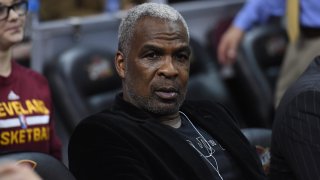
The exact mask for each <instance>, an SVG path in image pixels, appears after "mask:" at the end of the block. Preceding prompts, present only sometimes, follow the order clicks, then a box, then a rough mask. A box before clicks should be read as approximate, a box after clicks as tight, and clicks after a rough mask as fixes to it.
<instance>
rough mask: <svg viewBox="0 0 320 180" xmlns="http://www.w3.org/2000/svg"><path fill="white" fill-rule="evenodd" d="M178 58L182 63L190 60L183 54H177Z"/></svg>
mask: <svg viewBox="0 0 320 180" xmlns="http://www.w3.org/2000/svg"><path fill="white" fill-rule="evenodd" d="M176 58H177V59H178V60H180V61H186V60H189V55H187V54H184V53H181V54H177V55H176Z"/></svg>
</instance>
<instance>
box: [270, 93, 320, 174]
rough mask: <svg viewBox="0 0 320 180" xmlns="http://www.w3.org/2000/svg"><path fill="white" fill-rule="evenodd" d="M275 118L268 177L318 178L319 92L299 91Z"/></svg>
mask: <svg viewBox="0 0 320 180" xmlns="http://www.w3.org/2000/svg"><path fill="white" fill-rule="evenodd" d="M279 118H282V119H279V120H278V119H276V120H275V124H274V127H273V132H272V133H273V137H272V146H271V152H272V159H271V168H270V170H271V172H270V177H271V179H282V178H285V179H290V177H292V176H294V177H295V178H296V179H299V180H313V179H319V177H320V92H319V91H307V92H304V93H301V94H299V95H298V96H296V97H295V98H294V99H293V101H291V102H290V104H288V106H287V107H286V111H285V114H284V115H283V116H281V117H279ZM277 121H279V122H277Z"/></svg>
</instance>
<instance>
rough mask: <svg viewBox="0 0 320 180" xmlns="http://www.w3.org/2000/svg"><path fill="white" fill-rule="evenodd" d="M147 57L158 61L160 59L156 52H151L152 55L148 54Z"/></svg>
mask: <svg viewBox="0 0 320 180" xmlns="http://www.w3.org/2000/svg"><path fill="white" fill-rule="evenodd" d="M145 57H146V58H148V59H156V58H158V57H159V55H158V54H156V53H155V52H151V53H148V54H147V55H146V56H145Z"/></svg>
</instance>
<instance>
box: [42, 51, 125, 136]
mask: <svg viewBox="0 0 320 180" xmlns="http://www.w3.org/2000/svg"><path fill="white" fill-rule="evenodd" d="M113 61H114V53H113V52H108V51H107V50H105V49H103V50H101V49H98V48H93V47H86V46H76V47H74V48H71V49H68V50H66V51H65V52H63V53H62V54H61V55H60V56H59V57H58V58H57V59H56V60H53V61H51V62H50V63H49V64H47V65H46V67H45V75H46V76H47V78H48V80H49V84H50V86H51V90H52V92H53V96H54V101H55V105H56V108H57V111H58V114H59V115H60V116H61V119H63V121H64V122H65V123H66V126H67V127H68V129H69V130H70V131H72V130H73V129H74V128H75V126H76V125H77V124H78V123H79V121H80V120H81V119H83V118H84V117H85V116H88V115H89V114H91V113H93V112H96V111H99V110H102V109H103V108H105V107H106V106H107V105H108V104H110V103H111V102H112V101H113V98H114V95H115V94H116V93H117V92H118V90H119V88H120V87H121V81H120V78H118V76H117V73H116V70H115V68H114V65H113Z"/></svg>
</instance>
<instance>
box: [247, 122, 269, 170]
mask: <svg viewBox="0 0 320 180" xmlns="http://www.w3.org/2000/svg"><path fill="white" fill-rule="evenodd" d="M241 131H242V133H243V134H244V135H245V137H246V138H247V139H248V140H249V142H250V143H251V145H253V146H254V147H255V148H256V151H257V153H258V155H259V157H260V160H261V163H262V166H263V169H264V171H265V173H266V174H268V173H269V167H270V160H271V154H270V147H271V135H272V130H271V129H265V128H245V129H241Z"/></svg>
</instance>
